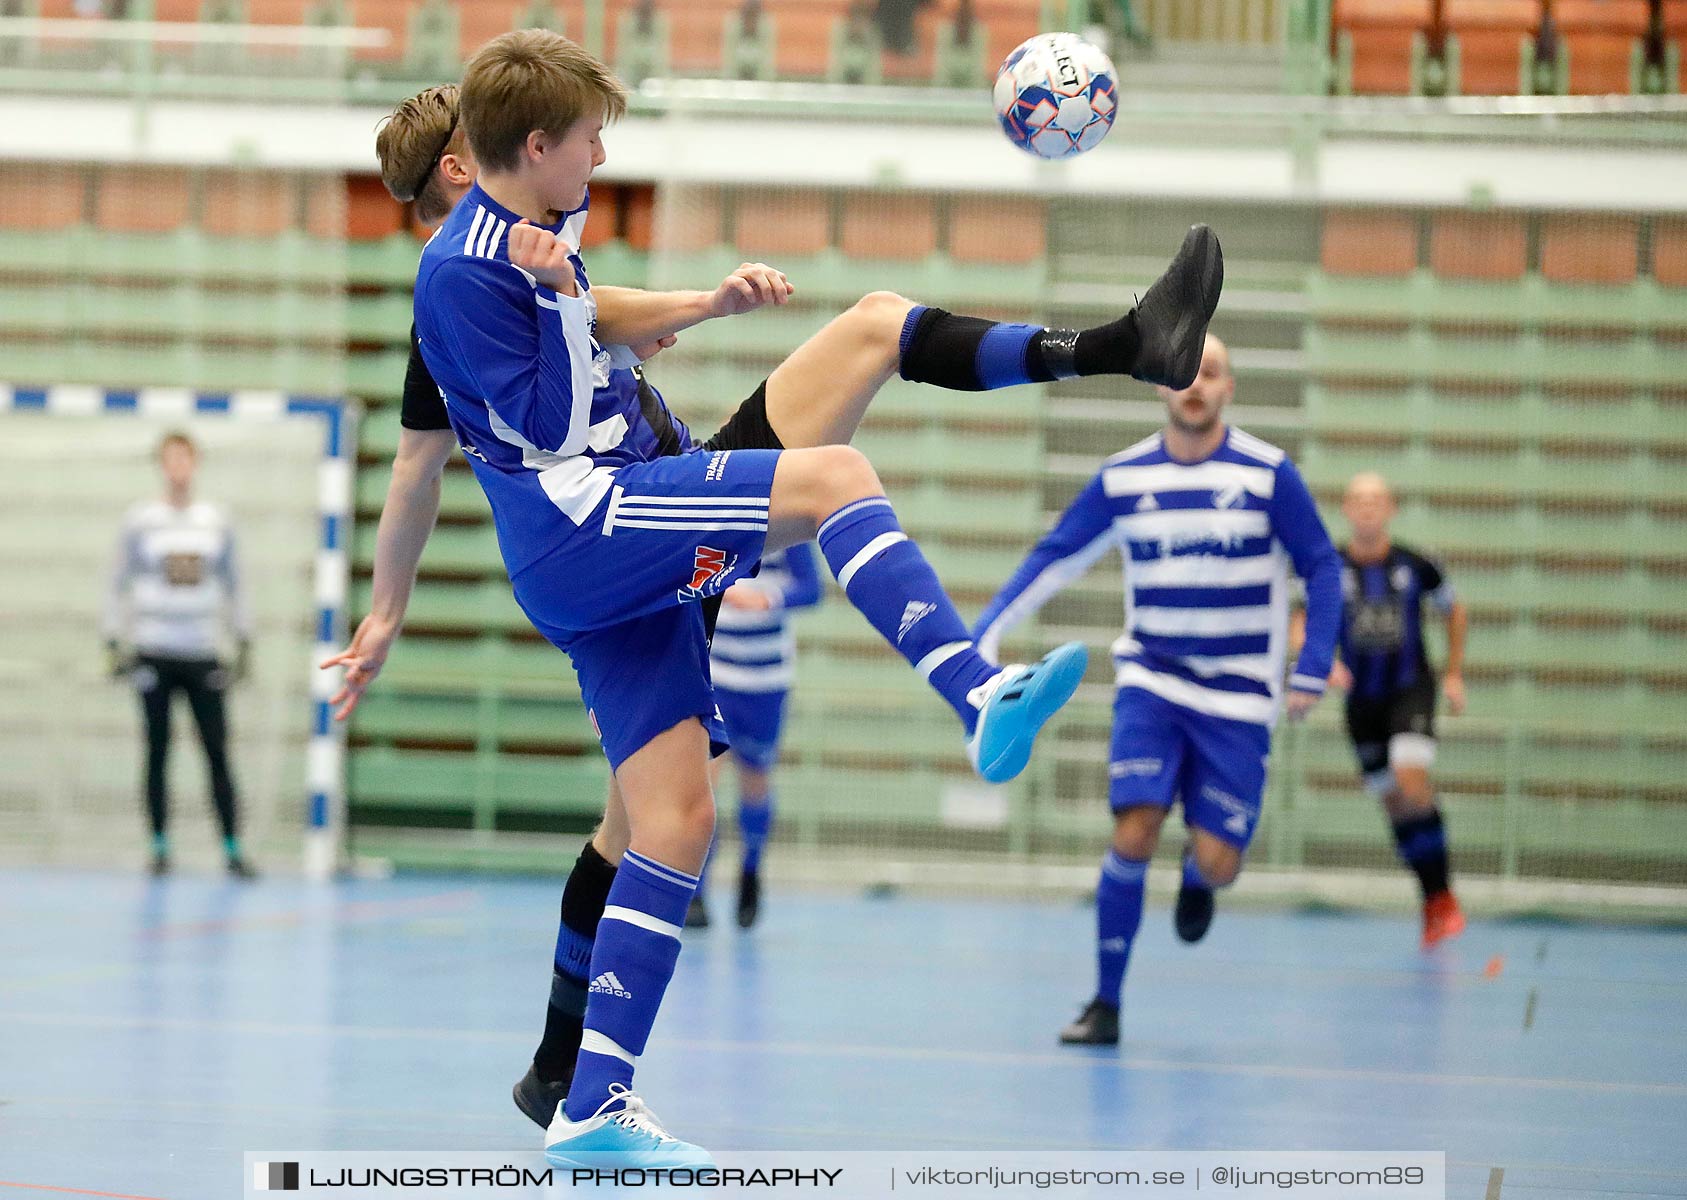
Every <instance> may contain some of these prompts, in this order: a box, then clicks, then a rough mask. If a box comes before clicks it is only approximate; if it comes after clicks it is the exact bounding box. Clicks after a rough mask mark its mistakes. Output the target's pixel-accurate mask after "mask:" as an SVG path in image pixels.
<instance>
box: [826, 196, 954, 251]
mask: <svg viewBox="0 0 1687 1200" xmlns="http://www.w3.org/2000/svg"><path fill="white" fill-rule="evenodd" d="M840 244H841V246H842V248H843V252H844V254H845V255H847V256H848V257H850V258H867V259H875V258H876V259H890V260H894V261H896V262H904V263H914V262H919V261H921V260H922V259H924V258H926V257H928V256H929V255H930V254H931V253H932V252H933V251H935V250H936V249H937V209H936V205H935V204H934V203H933V202H932V198H931V197H930V196H884V195H874V194H871V193H867V194H861V195H854V196H850V197H848V198H847V199H846V200H845V201H844V213H843V236H842V238H841V239H840Z"/></svg>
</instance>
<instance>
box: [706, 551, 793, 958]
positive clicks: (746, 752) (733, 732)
mask: <svg viewBox="0 0 1687 1200" xmlns="http://www.w3.org/2000/svg"><path fill="white" fill-rule="evenodd" d="M820 595H821V592H820V572H819V569H818V568H817V567H816V566H815V562H814V548H813V546H812V545H810V544H809V543H808V542H802V543H799V544H798V545H795V546H789V547H787V548H786V549H784V550H776V551H774V552H773V553H772V554H768V555H766V556H764V557H763V558H762V564H761V572H760V573H759V574H758V575H757V576H756V577H755V578H754V579H744V580H740V581H739V582H738V583H735V584H733V585H732V586H731V587H729V588H727V589H726V591H725V592H724V593H723V594H722V597H721V598H722V600H723V601H724V603H722V605H721V610H720V619H719V622H718V623H717V624H716V625H715V636H714V639H713V640H712V641H711V642H710V644H709V674H710V676H711V677H712V678H713V679H714V682H715V703H716V704H717V705H718V706H719V708H720V715H721V719H722V720H723V721H725V722H726V732H727V737H728V738H729V739H730V741H731V742H732V749H731V750H730V751H729V754H730V756H731V758H732V766H733V769H734V770H735V771H736V772H737V775H738V834H739V837H740V838H741V839H742V841H743V843H744V859H743V862H742V863H741V864H740V870H739V873H738V927H739V928H740V929H748V928H749V927H750V926H752V925H754V924H755V923H756V916H757V914H758V913H759V912H760V911H761V855H762V849H763V847H765V846H766V845H767V839H768V835H769V834H771V833H772V832H773V768H774V766H775V765H776V764H777V763H778V761H779V738H780V735H781V733H782V732H783V731H784V727H785V698H786V696H787V695H789V693H790V690H791V683H792V681H793V680H794V678H795V676H796V665H797V640H796V634H795V633H794V632H793V631H792V629H791V614H792V613H793V612H797V611H799V610H801V609H804V608H812V607H814V606H815V605H816V604H819V603H820ZM724 761H725V759H724V758H717V759H715V762H714V765H715V768H716V775H715V779H716V787H715V792H716V794H717V795H718V794H719V793H720V787H719V769H720V766H721V764H722V763H723V762H724ZM703 893H704V883H703V881H702V880H701V879H700V880H699V882H698V884H697V895H696V896H694V897H692V900H691V907H690V908H689V909H688V910H687V911H686V914H685V923H686V926H687V927H688V928H691V927H696V926H703V925H707V924H708V923H709V913H708V908H707V907H706V906H705V904H704V901H703Z"/></svg>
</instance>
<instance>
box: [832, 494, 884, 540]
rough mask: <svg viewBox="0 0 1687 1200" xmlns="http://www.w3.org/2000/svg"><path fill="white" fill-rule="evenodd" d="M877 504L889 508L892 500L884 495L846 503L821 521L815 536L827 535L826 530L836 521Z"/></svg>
mask: <svg viewBox="0 0 1687 1200" xmlns="http://www.w3.org/2000/svg"><path fill="white" fill-rule="evenodd" d="M875 504H882V505H884V506H885V507H886V508H889V507H890V500H889V499H888V498H886V497H884V496H868V497H867V498H866V499H865V500H857V501H855V502H854V503H851V504H846V505H844V506H843V507H842V508H840V509H838V511H837V512H835V513H833V514H832V515H831V516H829V517H827V518H826V519H825V520H824V521H822V522H820V528H819V530H818V531H816V533H815V535H814V536H815V538H816V539H819V538H823V537H825V536H826V531H827V530H828V529H830V528H831V527H832V525H833V524H834V523H835V522H837V521H839V520H841V519H843V518H844V517H847V516H849V515H850V514H851V513H853V512H859V511H861V510H862V509H863V508H870V507H872V506H873V505H875Z"/></svg>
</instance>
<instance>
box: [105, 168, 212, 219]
mask: <svg viewBox="0 0 1687 1200" xmlns="http://www.w3.org/2000/svg"><path fill="white" fill-rule="evenodd" d="M192 220H193V177H192V176H191V175H189V174H188V172H186V171H184V170H178V169H176V168H171V167H131V166H123V167H107V168H105V169H104V170H102V171H101V172H100V174H99V187H98V189H97V190H96V192H95V194H94V224H95V225H97V226H99V228H101V229H108V230H111V231H112V232H114V233H169V232H170V231H172V230H175V229H180V228H181V227H182V226H184V225H188V224H190V223H191V222H192Z"/></svg>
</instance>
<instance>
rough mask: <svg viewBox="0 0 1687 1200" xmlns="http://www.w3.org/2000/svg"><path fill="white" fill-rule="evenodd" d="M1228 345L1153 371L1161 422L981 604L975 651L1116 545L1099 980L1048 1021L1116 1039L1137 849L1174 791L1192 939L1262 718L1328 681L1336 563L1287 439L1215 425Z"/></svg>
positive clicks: (1251, 792)
mask: <svg viewBox="0 0 1687 1200" xmlns="http://www.w3.org/2000/svg"><path fill="white" fill-rule="evenodd" d="M1235 389H1236V381H1235V377H1234V376H1233V375H1232V374H1231V371H1230V356H1229V352H1228V351H1227V350H1226V349H1225V347H1224V344H1223V343H1222V342H1220V341H1219V340H1218V339H1217V338H1216V337H1213V336H1211V335H1208V337H1207V339H1206V349H1205V352H1204V354H1203V355H1202V358H1201V369H1200V373H1199V375H1198V377H1197V378H1196V379H1195V381H1194V383H1193V384H1191V385H1190V386H1188V387H1187V388H1186V389H1184V390H1182V391H1173V390H1171V389H1170V388H1166V387H1162V388H1160V395H1161V398H1162V399H1163V400H1164V401H1165V404H1166V416H1167V422H1166V427H1165V429H1164V430H1162V431H1161V432H1159V433H1156V434H1154V435H1153V436H1152V437H1149V438H1145V439H1143V440H1142V441H1141V442H1138V443H1137V444H1136V445H1134V446H1132V447H1130V448H1129V449H1128V450H1125V451H1122V452H1121V453H1119V454H1115V455H1114V456H1113V457H1112V458H1109V459H1108V460H1107V461H1106V462H1104V463H1103V464H1102V467H1101V470H1100V471H1099V472H1098V473H1097V474H1096V476H1095V478H1093V479H1092V480H1091V481H1090V483H1089V485H1088V486H1087V487H1085V488H1084V490H1083V491H1082V492H1080V493H1079V494H1078V497H1077V499H1075V500H1074V501H1073V502H1072V504H1071V506H1070V507H1069V508H1067V510H1066V511H1065V513H1063V514H1062V515H1061V518H1060V521H1059V522H1058V523H1057V524H1056V525H1055V527H1054V529H1053V530H1052V531H1051V532H1050V533H1049V534H1048V535H1047V536H1046V537H1044V538H1043V540H1042V541H1041V542H1039V543H1038V544H1037V546H1036V548H1035V549H1034V550H1032V551H1031V553H1030V555H1029V556H1028V557H1027V558H1026V560H1025V562H1024V564H1023V565H1021V566H1020V568H1019V569H1018V570H1017V571H1015V572H1014V575H1013V577H1012V578H1011V579H1010V580H1009V581H1008V582H1007V584H1006V585H1005V586H1004V587H1003V588H1002V590H1001V591H1000V592H999V593H998V594H997V595H996V597H995V599H993V600H992V601H991V602H990V604H989V605H988V607H986V608H985V610H984V613H983V615H982V616H981V617H980V618H979V620H978V624H977V626H976V629H975V632H976V635H977V638H978V647H979V649H980V651H981V652H982V653H983V654H984V655H985V656H986V657H989V658H994V657H995V652H996V647H997V645H998V643H999V641H1000V639H1001V637H1002V635H1003V634H1004V633H1005V632H1006V631H1007V630H1008V629H1010V628H1012V627H1013V625H1014V624H1016V623H1017V622H1019V621H1022V620H1024V619H1025V618H1026V617H1028V616H1030V615H1031V614H1032V613H1034V612H1036V610H1037V609H1038V608H1040V607H1041V606H1042V605H1043V604H1044V603H1045V602H1046V601H1047V600H1049V599H1050V598H1051V597H1052V596H1054V594H1055V593H1056V592H1058V591H1059V590H1060V589H1061V588H1062V587H1063V586H1065V585H1066V584H1067V583H1069V582H1071V581H1072V580H1074V579H1076V578H1077V577H1078V576H1080V575H1082V574H1083V573H1084V572H1085V571H1086V570H1087V569H1088V568H1089V566H1090V565H1091V564H1092V563H1094V562H1095V561H1096V559H1098V558H1100V557H1101V556H1102V555H1103V554H1104V553H1106V552H1107V551H1108V550H1110V549H1112V548H1114V547H1115V546H1116V547H1118V549H1119V550H1120V552H1121V554H1122V555H1123V557H1124V571H1125V630H1124V634H1123V635H1122V636H1121V637H1120V638H1119V640H1118V641H1116V642H1114V643H1113V662H1114V679H1115V681H1116V683H1117V684H1118V694H1117V696H1116V698H1115V700H1114V707H1113V743H1112V747H1111V753H1110V755H1109V759H1110V765H1109V771H1108V774H1109V777H1110V779H1111V784H1110V786H1109V793H1110V794H1109V801H1110V804H1111V807H1112V810H1113V818H1114V826H1113V844H1112V846H1111V847H1110V848H1109V850H1108V852H1107V855H1106V857H1105V858H1104V859H1103V860H1102V864H1101V880H1100V884H1099V886H1098V887H1097V889H1096V934H1097V937H1096V941H1097V966H1098V975H1099V981H1098V983H1097V986H1096V992H1095V997H1094V999H1092V1000H1091V1001H1090V1002H1089V1004H1088V1005H1087V1006H1086V1007H1085V1009H1084V1011H1083V1012H1082V1013H1081V1014H1080V1015H1079V1017H1078V1019H1077V1020H1076V1021H1074V1022H1073V1023H1072V1024H1071V1025H1069V1026H1067V1027H1066V1028H1065V1029H1064V1030H1062V1031H1061V1035H1060V1040H1061V1041H1062V1042H1068V1043H1083V1044H1090V1045H1111V1044H1113V1043H1115V1042H1117V1041H1118V1040H1119V997H1120V993H1121V990H1122V988H1123V985H1124V977H1125V967H1126V965H1127V963H1128V962H1129V959H1130V951H1131V944H1132V942H1134V941H1135V939H1136V934H1137V929H1138V927H1139V925H1140V924H1141V921H1142V901H1143V893H1144V890H1145V888H1146V885H1147V872H1148V860H1149V859H1150V858H1151V857H1152V856H1153V854H1154V850H1155V847H1156V846H1157V845H1158V844H1159V837H1160V826H1161V824H1162V822H1163V821H1164V820H1165V817H1166V814H1167V812H1168V811H1169V810H1170V808H1171V805H1172V804H1174V803H1177V802H1179V801H1181V803H1182V805H1183V817H1184V821H1185V822H1186V823H1187V824H1188V825H1189V826H1190V828H1191V831H1192V832H1191V836H1190V840H1189V846H1188V849H1187V850H1186V851H1185V854H1184V862H1183V885H1182V888H1181V889H1180V891H1179V894H1178V901H1177V912H1176V925H1177V932H1178V936H1179V937H1181V938H1182V939H1183V940H1184V941H1186V942H1195V941H1199V940H1200V939H1201V938H1202V937H1203V936H1205V934H1206V932H1207V927H1208V926H1209V925H1210V924H1211V921H1212V915H1213V890H1214V889H1215V888H1219V887H1223V886H1225V885H1227V884H1229V883H1231V882H1232V881H1233V880H1234V879H1235V878H1236V875H1237V873H1238V872H1239V871H1240V870H1241V867H1242V855H1243V854H1244V852H1245V851H1246V850H1247V847H1248V843H1249V841H1250V840H1251V839H1252V837H1253V834H1254V828H1255V825H1256V823H1257V822H1258V819H1259V808H1260V800H1261V798H1262V795H1263V793H1264V790H1265V760H1266V756H1267V755H1268V754H1269V752H1270V749H1271V725H1272V722H1273V721H1274V720H1275V718H1276V716H1277V712H1278V708H1279V705H1280V704H1283V703H1286V706H1287V708H1288V712H1289V716H1290V717H1291V718H1292V719H1296V720H1298V719H1300V718H1301V717H1303V716H1305V714H1306V712H1307V711H1308V710H1309V709H1310V708H1311V707H1312V705H1313V704H1314V703H1316V702H1317V700H1318V698H1319V697H1320V696H1321V695H1322V694H1323V691H1324V684H1325V677H1326V676H1327V675H1328V674H1329V671H1330V659H1331V656H1332V654H1333V652H1334V647H1335V641H1336V633H1337V630H1338V628H1339V626H1340V622H1341V567H1340V560H1339V559H1338V558H1337V556H1336V552H1335V547H1334V546H1332V545H1331V544H1330V538H1329V534H1328V533H1326V532H1325V530H1324V524H1323V522H1322V521H1321V520H1320V519H1319V517H1318V510H1317V508H1316V506H1314V504H1313V502H1312V497H1311V495H1310V494H1309V493H1308V492H1307V490H1306V485H1305V483H1303V482H1302V480H1301V477H1300V473H1299V472H1298V471H1296V470H1295V468H1294V464H1293V463H1291V462H1289V460H1288V458H1287V457H1285V455H1284V454H1283V452H1282V451H1281V450H1279V449H1277V448H1276V447H1274V446H1271V445H1268V444H1267V443H1265V442H1262V441H1260V440H1259V439H1258V438H1255V437H1252V436H1250V435H1249V434H1246V433H1243V432H1242V431H1241V430H1239V429H1235V428H1233V427H1230V426H1227V425H1226V424H1225V423H1224V421H1223V420H1222V416H1223V412H1224V409H1225V406H1226V405H1228V404H1229V403H1230V400H1231V398H1232V396H1233V395H1234V394H1235ZM1291 565H1292V566H1293V568H1294V570H1295V571H1296V572H1297V573H1298V574H1299V575H1300V577H1301V578H1302V579H1303V580H1304V581H1305V585H1306V596H1307V616H1306V626H1305V629H1306V633H1305V642H1304V645H1303V647H1302V649H1301V652H1300V656H1299V658H1298V660H1297V661H1296V663H1295V666H1294V671H1293V674H1291V675H1290V676H1289V680H1288V696H1287V700H1286V701H1284V698H1283V695H1282V684H1283V668H1284V658H1285V643H1286V640H1287V636H1288V615H1289V611H1288V568H1289V567H1290V566H1291Z"/></svg>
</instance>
